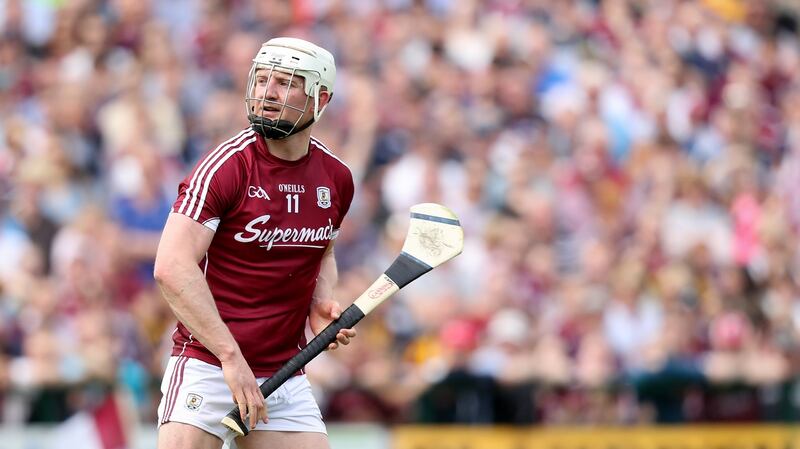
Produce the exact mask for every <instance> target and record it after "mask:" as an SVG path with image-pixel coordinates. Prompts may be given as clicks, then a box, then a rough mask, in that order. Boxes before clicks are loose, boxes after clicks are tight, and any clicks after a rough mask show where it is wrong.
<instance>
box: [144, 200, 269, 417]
mask: <svg viewBox="0 0 800 449" xmlns="http://www.w3.org/2000/svg"><path fill="white" fill-rule="evenodd" d="M213 238H214V232H213V231H212V230H210V229H208V228H207V227H205V226H203V225H202V224H200V223H198V222H196V221H194V220H192V219H191V218H189V217H187V216H185V215H182V214H178V213H172V214H170V215H169V218H168V219H167V223H166V225H165V226H164V231H163V233H162V235H161V241H160V242H159V245H158V251H157V252H156V262H155V270H154V276H155V279H156V282H157V283H158V286H159V288H160V289H161V292H162V295H163V296H164V298H165V299H166V301H167V303H168V304H169V306H170V308H171V309H172V311H173V313H174V314H175V316H176V317H177V318H178V319H179V320H180V322H181V323H183V325H184V326H186V328H187V329H189V331H190V332H191V333H192V336H193V338H195V339H197V340H198V341H200V343H202V344H203V345H204V346H205V347H206V348H208V350H209V351H211V353H213V354H214V355H215V356H216V357H217V358H218V359H219V361H220V362H221V364H222V369H223V374H224V375H225V381H226V382H227V384H228V387H230V389H231V392H232V394H233V398H234V401H235V402H236V403H237V404H239V408H240V411H241V412H242V419H244V416H245V415H246V414H247V412H248V411H249V412H250V417H251V427H253V426H254V425H255V419H257V418H261V419H263V420H264V421H265V422H266V408H265V407H264V401H263V399H262V396H261V393H260V391H259V390H258V384H257V382H256V379H255V376H254V375H253V372H252V370H251V369H250V367H249V366H248V365H247V362H246V361H245V359H244V357H243V356H242V352H241V350H240V348H239V345H238V344H237V343H236V341H235V340H234V338H233V335H232V334H231V332H230V330H229V329H228V326H226V325H225V323H224V322H223V321H222V318H221V317H220V315H219V311H218V310H217V307H216V304H215V303H214V297H213V296H212V295H211V290H209V288H208V284H207V283H206V279H205V276H204V275H203V272H202V271H201V270H200V267H199V265H198V263H199V262H200V260H202V259H203V257H205V254H206V251H207V250H208V247H209V245H210V244H211V240H212V239H213Z"/></svg>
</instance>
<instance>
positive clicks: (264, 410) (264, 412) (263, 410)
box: [261, 399, 269, 424]
mask: <svg viewBox="0 0 800 449" xmlns="http://www.w3.org/2000/svg"><path fill="white" fill-rule="evenodd" d="M268 411H269V410H268V409H267V400H266V399H264V407H262V408H261V421H262V422H263V423H264V424H266V423H267V422H269V416H267V412H268Z"/></svg>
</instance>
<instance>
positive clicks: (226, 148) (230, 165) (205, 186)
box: [172, 134, 249, 231]
mask: <svg viewBox="0 0 800 449" xmlns="http://www.w3.org/2000/svg"><path fill="white" fill-rule="evenodd" d="M240 136H241V134H240ZM234 139H235V138H234ZM247 140H249V139H247ZM232 141H234V140H233V139H232ZM229 142H230V141H229ZM234 142H235V141H234ZM246 143H247V141H245V142H240V145H230V144H229V145H224V144H223V145H220V146H219V147H217V148H216V149H215V150H214V151H211V152H209V153H208V154H206V155H205V156H204V157H203V158H202V159H201V160H200V161H199V162H198V163H197V165H195V167H194V169H193V170H192V172H191V173H190V174H189V175H188V176H186V178H184V180H183V181H181V183H180V185H179V186H178V198H177V199H176V200H175V202H174V203H173V205H172V212H173V213H178V214H183V215H186V216H187V217H189V218H191V219H192V220H195V221H197V222H198V223H201V224H203V225H204V226H206V227H208V228H210V229H211V230H213V231H216V230H217V226H218V225H219V221H220V217H222V216H223V215H224V214H225V212H226V211H227V210H229V209H230V207H231V206H232V205H233V204H234V203H235V202H236V201H237V200H238V198H239V197H240V196H241V195H240V192H239V189H240V183H239V182H238V180H239V179H242V176H243V167H242V164H241V163H240V159H239V158H237V157H235V156H236V154H237V153H239V152H240V151H241V149H242V148H244V147H245V146H246Z"/></svg>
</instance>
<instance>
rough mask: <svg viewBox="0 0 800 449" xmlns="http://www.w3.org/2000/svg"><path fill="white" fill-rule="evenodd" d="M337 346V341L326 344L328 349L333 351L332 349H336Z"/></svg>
mask: <svg viewBox="0 0 800 449" xmlns="http://www.w3.org/2000/svg"><path fill="white" fill-rule="evenodd" d="M338 347H339V343H336V342H333V343H331V344H329V345H328V350H329V351H333V350H334V349H336V348H338Z"/></svg>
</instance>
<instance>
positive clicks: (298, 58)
mask: <svg viewBox="0 0 800 449" xmlns="http://www.w3.org/2000/svg"><path fill="white" fill-rule="evenodd" d="M277 72H280V73H282V74H286V75H288V76H289V80H288V83H286V90H285V91H284V92H283V95H282V96H283V100H282V101H281V100H280V98H279V97H280V96H279V97H278V98H273V97H270V96H269V95H270V93H269V92H270V86H271V85H272V84H271V83H272V82H273V77H274V76H275V73H277ZM295 77H300V78H302V79H303V81H304V85H303V91H304V92H305V94H306V99H305V104H303V106H302V107H301V106H299V105H297V104H289V103H290V102H289V94H290V89H291V86H292V81H293V80H295ZM335 78H336V66H335V63H334V60H333V55H332V54H331V53H330V52H328V51H327V50H325V49H324V48H321V47H318V46H317V45H315V44H312V43H311V42H308V41H304V40H302V39H296V38H290V37H279V38H274V39H270V40H269V41H267V42H266V43H264V44H263V45H262V46H261V49H260V50H259V51H258V53H257V54H256V57H255V58H253V66H252V67H251V68H250V74H249V77H248V81H247V92H246V93H245V107H246V109H247V118H248V120H249V121H250V124H251V126H252V128H253V129H254V130H255V131H256V132H258V133H259V134H261V135H262V136H264V137H265V138H267V139H284V138H286V137H289V136H291V135H292V134H295V133H298V132H300V131H302V130H304V129H306V128H307V127H309V126H311V124H312V123H314V122H315V121H317V120H319V118H320V117H321V116H322V113H323V112H324V111H325V107H326V106H327V104H325V105H323V106H322V107H320V104H319V103H320V102H319V95H320V92H321V91H322V90H325V91H327V92H328V93H329V95H330V96H333V83H334V80H335ZM259 81H266V88H265V89H264V90H263V91H261V92H258V95H256V89H257V88H258V83H259ZM281 88H283V87H281ZM311 99H313V101H314V108H313V116H312V117H311V118H310V119H308V120H307V121H306V122H305V123H302V122H303V119H304V117H306V115H308V114H307V112H308V107H309V101H311ZM267 110H269V111H277V112H278V117H277V118H276V119H269V118H266V117H264V116H263V113H264V111H267ZM292 112H299V114H300V116H299V117H298V118H297V119H296V120H289V119H287V117H288V116H293V115H294V114H293V113H292Z"/></svg>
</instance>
